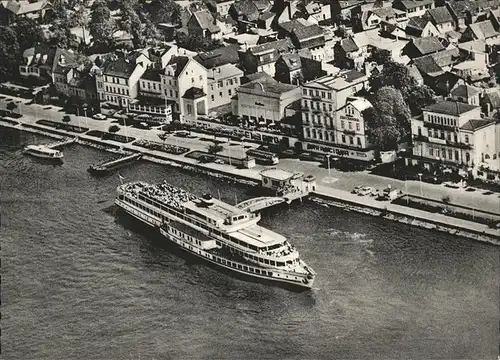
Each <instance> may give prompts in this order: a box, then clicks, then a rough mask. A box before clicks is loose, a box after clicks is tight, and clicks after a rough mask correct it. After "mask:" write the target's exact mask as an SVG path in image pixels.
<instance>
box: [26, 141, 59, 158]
mask: <svg viewBox="0 0 500 360" xmlns="http://www.w3.org/2000/svg"><path fill="white" fill-rule="evenodd" d="M23 153H24V154H28V155H32V156H34V157H37V158H41V159H53V160H62V158H63V153H62V152H61V151H59V150H55V149H51V148H50V147H48V146H45V145H28V146H26V147H25V148H24V151H23Z"/></svg>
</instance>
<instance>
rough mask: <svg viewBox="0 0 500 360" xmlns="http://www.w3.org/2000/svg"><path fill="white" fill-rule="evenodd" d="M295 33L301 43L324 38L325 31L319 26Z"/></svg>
mask: <svg viewBox="0 0 500 360" xmlns="http://www.w3.org/2000/svg"><path fill="white" fill-rule="evenodd" d="M293 33H294V34H295V36H296V37H297V40H299V41H300V42H302V41H305V40H309V39H312V38H317V37H321V36H324V33H323V29H322V28H321V27H319V26H318V25H311V26H306V27H303V28H299V29H295V30H294V31H293Z"/></svg>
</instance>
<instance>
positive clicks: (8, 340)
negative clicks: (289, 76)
mask: <svg viewBox="0 0 500 360" xmlns="http://www.w3.org/2000/svg"><path fill="white" fill-rule="evenodd" d="M47 141H48V140H47V139H44V138H42V137H38V136H33V135H31V134H22V133H14V132H12V131H11V130H7V129H5V128H0V144H1V145H2V147H1V148H0V204H1V215H2V216H1V231H0V237H1V246H2V248H1V256H2V258H1V265H2V279H1V280H2V281H1V285H2V321H1V327H2V329H1V330H2V337H1V342H2V355H3V358H5V359H20V360H25V359H37V360H41V359H49V360H55V359H112V360H113V359H188V360H191V359H238V360H239V359H366V358H369V359H403V358H405V359H410V358H411V359H438V358H439V359H496V356H497V355H498V340H499V333H500V332H499V319H500V316H499V299H500V292H499V287H500V284H499V283H500V281H499V274H500V256H499V255H500V254H499V248H498V247H494V246H492V245H487V244H482V243H478V242H473V241H469V240H465V239H457V238H455V237H453V236H452V235H448V234H441V233H435V232H432V231H429V230H426V229H418V228H414V227H410V226H407V225H402V224H399V223H393V222H389V221H385V220H383V219H378V218H372V217H368V216H365V215H360V214H355V213H349V212H344V211H342V210H338V209H335V208H328V207H324V206H321V205H318V204H315V203H312V202H305V203H304V204H292V205H291V206H290V207H278V208H273V209H268V210H266V211H264V212H263V219H262V221H261V224H262V225H264V226H266V227H269V228H271V229H273V230H275V231H277V232H279V233H281V234H283V235H285V236H287V237H289V238H290V239H291V242H292V243H293V244H295V245H296V247H297V248H298V250H299V251H300V252H301V256H302V257H303V258H304V259H305V260H306V262H307V263H308V264H309V265H311V266H312V267H313V268H314V269H315V270H316V272H317V273H318V276H317V278H316V282H315V288H314V289H313V290H311V291H306V292H301V293H297V292H291V291H288V290H285V289H282V288H279V287H274V286H269V285H265V284H260V283H255V282H248V281H244V280H242V279H238V278H235V277H232V276H230V275H228V274H227V273H222V272H219V271H217V270H216V269H213V268H211V267H207V266H206V265H205V264H203V263H201V262H199V261H196V260H194V259H192V258H190V257H186V256H183V255H182V254H179V253H178V252H175V251H172V250H171V249H170V247H169V245H168V244H166V243H164V242H162V241H161V240H159V239H158V238H157V237H156V236H154V235H153V234H151V231H149V230H147V229H145V228H144V227H142V226H139V225H138V224H137V223H136V222H135V221H132V220H131V219H130V218H127V217H124V216H119V215H117V214H115V209H114V207H113V205H112V204H113V199H114V196H115V188H116V186H117V185H118V184H119V179H118V177H117V176H116V175H112V176H109V177H106V178H94V177H92V176H90V175H89V174H88V173H87V171H86V169H87V167H88V166H89V165H90V164H92V163H96V162H99V161H101V160H103V159H106V158H109V157H111V155H110V154H106V153H103V152H100V151H97V150H94V149H90V148H86V147H82V146H78V145H71V146H70V147H67V148H65V149H64V155H65V163H64V164H63V165H62V166H54V165H51V164H47V163H44V162H40V161H37V160H36V159H33V158H29V157H25V156H23V155H22V154H21V150H22V147H23V146H24V145H25V144H27V143H43V142H47ZM121 174H122V175H123V176H124V177H125V178H126V179H127V180H145V181H148V182H157V181H161V180H164V179H165V180H168V181H169V182H171V183H173V184H175V185H179V186H182V187H184V188H186V189H188V190H190V191H192V192H194V193H197V194H201V193H202V192H205V191H210V192H211V193H212V194H217V193H218V192H220V194H221V196H222V199H223V200H226V201H228V202H231V203H234V202H235V201H241V200H243V199H246V198H248V197H249V187H247V186H244V185H238V184H229V183H227V182H222V181H220V180H217V179H212V178H207V177H204V176H201V175H197V174H192V173H187V172H184V171H182V170H179V169H175V168H171V167H167V166H160V165H154V164H149V163H137V164H134V165H133V166H131V167H129V168H126V169H122V170H121Z"/></svg>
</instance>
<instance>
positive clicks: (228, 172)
mask: <svg viewBox="0 0 500 360" xmlns="http://www.w3.org/2000/svg"><path fill="white" fill-rule="evenodd" d="M15 122H17V124H16V123H15ZM15 122H14V121H11V120H9V122H3V121H2V120H0V125H1V126H5V127H9V128H13V129H17V130H20V131H29V132H32V133H37V134H41V135H45V136H49V137H52V138H55V139H58V140H59V139H61V138H64V137H75V134H74V133H70V132H68V131H65V130H61V129H57V130H56V129H53V128H48V127H46V126H43V125H40V124H33V123H32V124H24V123H23V119H17V120H16V121H15ZM76 136H77V138H78V140H77V142H78V143H80V144H82V145H87V146H92V147H94V148H97V149H100V150H104V151H109V152H113V153H121V152H123V151H129V152H141V153H143V154H144V156H143V159H144V160H147V161H151V162H155V163H159V164H164V165H169V166H176V167H181V168H183V169H185V170H188V171H194V172H198V173H203V174H206V175H209V176H213V177H218V178H223V179H225V180H229V181H237V182H241V183H245V184H250V185H257V184H259V183H260V179H261V178H260V173H259V170H255V169H236V168H234V167H230V166H229V165H223V164H215V163H209V164H202V163H199V162H197V161H196V160H195V159H190V158H187V157H184V156H183V155H174V154H167V153H163V152H160V151H155V150H148V149H145V148H143V147H138V146H134V145H132V144H124V143H120V142H116V141H113V140H101V139H98V138H95V137H91V136H88V135H85V134H78V135H76ZM311 195H312V197H313V199H314V200H315V201H318V202H323V203H325V204H327V205H332V206H335V207H339V208H342V209H344V210H348V211H355V212H360V213H364V214H368V215H371V216H377V217H384V218H385V219H388V220H393V221H398V222H401V223H406V224H409V225H412V226H419V227H425V228H429V229H435V230H438V231H443V232H448V233H451V234H453V235H456V236H460V237H465V238H469V239H473V240H477V241H482V242H488V243H491V244H494V245H500V230H499V229H492V228H489V227H488V226H486V225H484V224H478V223H475V222H471V221H467V220H461V219H457V218H453V217H450V216H446V215H442V214H435V213H430V212H426V211H421V210H417V209H412V208H407V207H404V206H401V205H396V204H391V203H389V202H387V201H385V202H380V201H376V200H374V199H372V198H369V197H360V196H356V195H354V194H350V193H349V192H346V191H343V190H339V189H335V188H331V187H327V186H322V185H317V186H316V190H315V191H314V192H313V193H312V194H311Z"/></svg>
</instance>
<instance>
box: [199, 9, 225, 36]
mask: <svg viewBox="0 0 500 360" xmlns="http://www.w3.org/2000/svg"><path fill="white" fill-rule="evenodd" d="M193 17H194V18H195V20H196V22H197V23H198V24H199V25H200V27H201V28H202V29H204V30H207V31H209V32H211V33H212V34H215V33H217V32H219V31H220V28H219V27H218V26H217V25H216V24H215V19H214V17H213V16H212V14H211V13H210V11H208V10H201V11H196V12H194V13H193Z"/></svg>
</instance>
